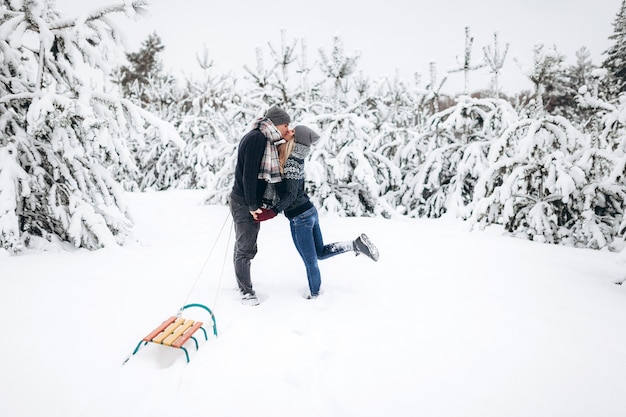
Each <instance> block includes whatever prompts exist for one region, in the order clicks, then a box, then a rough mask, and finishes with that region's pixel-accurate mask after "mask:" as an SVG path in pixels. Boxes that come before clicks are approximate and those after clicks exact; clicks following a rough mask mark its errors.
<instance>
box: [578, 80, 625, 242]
mask: <svg viewBox="0 0 626 417" xmlns="http://www.w3.org/2000/svg"><path fill="white" fill-rule="evenodd" d="M598 78H599V77H598ZM597 84H598V81H595V82H592V83H591V86H590V87H586V86H585V87H583V88H581V89H580V95H579V97H578V99H579V102H580V105H581V107H583V108H586V109H589V110H591V111H594V112H595V113H596V114H595V118H594V119H592V121H595V120H596V119H598V121H597V122H596V123H593V125H594V126H599V129H593V130H590V133H589V134H588V138H589V139H588V146H586V147H584V148H582V149H581V150H580V151H579V152H578V153H577V155H576V160H577V164H578V165H579V166H580V167H581V168H582V169H583V171H584V172H585V175H586V177H587V179H588V181H587V182H588V184H587V185H585V187H584V188H583V190H582V193H581V198H580V201H579V206H580V208H579V210H580V213H581V214H580V215H581V218H582V221H580V222H578V223H576V224H575V225H574V228H573V232H572V233H573V235H574V238H575V243H576V244H578V245H579V246H587V247H591V248H604V247H607V246H609V247H612V246H611V244H612V243H613V241H614V240H615V238H616V237H617V236H620V235H621V236H623V235H624V233H625V232H626V221H625V218H624V206H625V204H626V96H624V95H620V96H619V97H618V98H617V99H615V100H613V102H606V101H604V100H602V99H600V98H598V93H597ZM593 135H597V137H594V136H593Z"/></svg>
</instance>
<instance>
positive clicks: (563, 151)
mask: <svg viewBox="0 0 626 417" xmlns="http://www.w3.org/2000/svg"><path fill="white" fill-rule="evenodd" d="M582 139H583V138H582V135H581V134H580V132H579V131H577V130H576V129H575V128H574V126H573V125H572V124H571V123H570V122H569V121H567V120H566V119H565V118H563V117H560V116H549V115H545V116H544V117H542V118H539V119H524V120H521V121H519V122H518V123H516V124H514V125H512V126H510V127H509V129H507V130H506V131H505V132H504V133H503V134H502V136H501V137H500V138H499V139H497V140H496V141H494V142H493V143H492V144H491V147H490V149H489V154H488V161H489V167H488V169H487V170H486V171H485V172H484V173H482V175H481V176H480V177H479V179H478V182H477V183H476V187H475V194H474V201H475V206H474V210H473V213H472V218H471V221H472V223H473V224H474V225H476V224H478V225H479V227H481V228H482V227H485V226H486V225H489V224H503V225H504V227H505V229H506V230H507V231H509V232H511V233H512V234H514V235H515V236H519V237H526V238H528V239H530V240H535V241H539V242H548V243H568V242H571V240H570V236H571V228H572V223H573V222H576V221H577V219H578V212H577V201H578V199H579V198H580V192H581V190H582V189H583V187H584V186H585V184H586V178H585V174H584V172H583V170H582V169H581V168H580V167H578V166H577V165H576V164H575V159H574V157H573V155H574V152H575V151H576V150H577V149H579V148H580V145H581V142H582Z"/></svg>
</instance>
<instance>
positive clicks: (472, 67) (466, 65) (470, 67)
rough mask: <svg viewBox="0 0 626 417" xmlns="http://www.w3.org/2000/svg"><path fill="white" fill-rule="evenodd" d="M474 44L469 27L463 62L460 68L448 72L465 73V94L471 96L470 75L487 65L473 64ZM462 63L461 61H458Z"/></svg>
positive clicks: (466, 29)
mask: <svg viewBox="0 0 626 417" xmlns="http://www.w3.org/2000/svg"><path fill="white" fill-rule="evenodd" d="M473 44H474V37H473V36H471V35H470V28H469V26H467V27H465V51H464V52H463V61H462V62H459V66H458V68H453V69H451V70H449V71H448V72H463V78H464V84H463V85H464V87H463V94H464V95H469V93H470V91H469V89H470V87H469V74H470V72H471V71H476V70H477V69H480V68H483V67H484V66H485V65H487V64H486V63H485V62H484V61H480V62H478V64H472V45H473ZM457 60H458V61H460V60H459V59H457Z"/></svg>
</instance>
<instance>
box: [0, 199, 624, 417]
mask: <svg viewBox="0 0 626 417" xmlns="http://www.w3.org/2000/svg"><path fill="white" fill-rule="evenodd" d="M205 194H206V192H202V191H168V192H153V193H145V194H139V193H137V194H129V195H128V197H129V207H130V210H131V212H132V215H133V218H134V219H135V222H136V227H135V233H136V236H137V242H136V243H134V244H131V245H127V246H124V247H109V248H105V249H102V250H98V251H87V250H83V249H81V250H77V249H72V248H69V249H68V250H67V251H60V250H59V249H56V250H54V249H52V248H49V250H47V251H43V250H37V251H35V250H27V251H25V252H23V253H22V254H21V255H19V256H2V257H0V317H2V320H1V321H0V324H1V325H0V328H1V329H2V331H3V332H4V334H5V336H3V339H4V342H3V343H2V346H1V347H0V361H1V364H0V369H2V372H0V415H3V416H11V417H22V416H28V417H30V416H33V417H35V416H47V417H56V416H72V417H73V416H90V417H96V416H103V417H104V416H106V417H110V416H120V417H121V416H133V417H138V416H165V415H180V416H207V415H213V416H229V417H236V416H256V417H264V416H268V417H269V416H271V417H281V416H289V417H291V416H294V415H298V416H305V417H308V416H355V415H358V416H376V417H378V416H382V415H387V416H420V415H423V416H429V417H436V416H451V417H452V416H466V417H469V416H477V417H478V416H480V417H482V416H507V417H515V416H529V417H531V416H532V417H535V416H568V417H575V416H581V417H583V416H585V417H586V416H592V415H593V416H603V417H612V416H615V417H618V416H619V417H621V416H623V415H624V409H626V384H624V383H623V382H624V375H626V360H625V355H626V333H625V332H624V328H625V327H626V302H625V301H626V288H625V287H622V286H619V285H615V282H617V281H620V280H622V279H624V277H625V275H626V273H625V272H624V263H626V257H624V256H623V255H620V254H619V253H610V252H608V251H593V250H584V249H573V248H568V247H562V246H552V245H546V244H539V243H536V242H535V243H533V242H529V241H525V240H520V239H514V238H511V237H506V236H503V235H502V234H501V232H500V231H499V230H497V229H493V228H491V229H487V230H486V231H483V232H477V231H475V232H470V231H468V226H467V224H466V223H462V222H460V221H457V220H453V219H449V218H444V219H438V220H427V219H410V220H408V219H404V220H385V219H382V218H340V217H336V216H330V215H323V214H322V215H321V225H322V230H323V232H324V235H325V239H326V240H327V241H328V242H331V241H341V240H346V239H352V238H354V237H356V236H357V235H358V234H359V233H361V232H365V233H367V234H368V235H369V236H370V238H371V239H372V240H373V241H374V242H375V243H376V244H377V245H378V247H379V249H380V252H381V258H380V261H379V262H377V263H374V262H373V261H371V260H369V259H367V258H364V257H361V256H359V257H354V256H353V255H352V254H350V253H349V254H345V255H341V256H338V257H335V258H332V259H329V260H326V261H322V262H321V263H320V266H321V270H322V280H323V284H322V291H323V294H322V296H321V297H320V298H318V299H316V300H306V299H305V298H304V297H303V294H305V293H306V277H305V272H304V266H303V264H302V261H301V260H300V259H299V257H298V255H297V253H296V251H295V249H294V247H293V243H292V242H291V237H290V234H289V224H288V222H287V220H286V219H285V218H284V217H283V216H279V217H277V218H276V219H274V220H271V221H269V222H265V223H263V225H262V228H261V233H260V237H259V249H260V251H259V254H258V255H257V258H256V259H255V260H254V261H253V282H254V284H255V288H256V290H257V292H258V293H259V295H260V298H261V301H262V303H261V305H260V306H258V307H249V306H244V305H242V304H240V302H239V300H238V297H237V291H236V286H235V283H234V277H233V270H232V263H231V256H232V237H231V236H229V231H230V230H231V227H230V218H229V214H228V209H227V207H224V206H205V205H203V204H202V201H203V200H204V197H205ZM223 226H224V230H223V232H222V233H221V234H220V233H219V232H220V229H221V228H222V227H223ZM34 246H37V245H34ZM186 303H202V304H204V305H207V306H208V307H210V308H211V309H212V310H213V311H214V313H215V317H216V320H217V330H218V337H217V338H216V337H214V336H212V335H211V333H210V331H209V340H208V341H206V342H204V341H203V338H202V337H201V338H200V348H199V350H198V351H196V350H195V348H194V347H193V346H191V347H190V349H189V351H190V358H191V361H190V363H189V364H187V363H186V361H185V357H184V353H183V352H182V351H181V350H178V349H172V348H167V347H163V346H159V345H155V344H148V345H147V346H144V347H142V348H141V349H140V350H139V351H138V352H137V354H136V355H134V356H132V357H131V358H130V359H129V361H128V362H127V363H126V365H122V362H123V361H124V360H125V358H126V357H128V356H129V355H130V353H131V352H132V351H133V349H134V348H135V346H136V345H137V343H138V342H139V340H140V339H141V338H142V337H143V336H145V335H146V334H147V333H148V332H150V331H151V330H152V329H153V328H155V327H156V326H157V325H158V324H160V323H161V321H163V320H165V319H166V318H167V317H169V316H171V315H173V314H175V313H176V312H177V310H178V309H179V308H180V307H182V306H183V305H185V304H186ZM183 315H184V316H185V317H187V318H193V319H196V320H202V321H204V322H207V323H208V322H209V321H210V320H209V317H208V314H207V313H206V312H205V311H204V310H202V309H196V308H190V309H187V310H185V312H184V314H183Z"/></svg>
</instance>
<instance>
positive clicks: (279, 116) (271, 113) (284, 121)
mask: <svg viewBox="0 0 626 417" xmlns="http://www.w3.org/2000/svg"><path fill="white" fill-rule="evenodd" d="M265 116H266V117H267V118H268V119H270V120H271V121H272V123H274V126H279V125H288V124H289V123H291V117H289V115H288V114H287V112H286V111H284V110H283V109H281V108H280V107H278V106H272V107H270V108H269V109H268V110H267V113H265Z"/></svg>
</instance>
